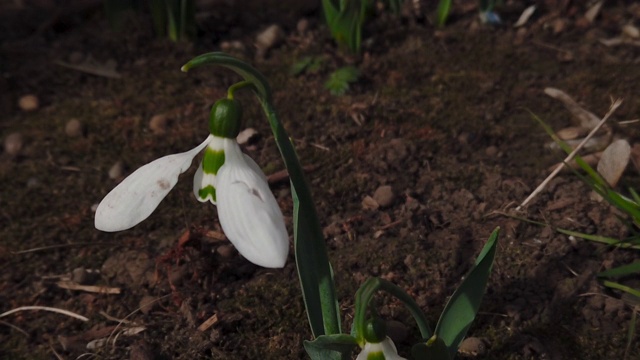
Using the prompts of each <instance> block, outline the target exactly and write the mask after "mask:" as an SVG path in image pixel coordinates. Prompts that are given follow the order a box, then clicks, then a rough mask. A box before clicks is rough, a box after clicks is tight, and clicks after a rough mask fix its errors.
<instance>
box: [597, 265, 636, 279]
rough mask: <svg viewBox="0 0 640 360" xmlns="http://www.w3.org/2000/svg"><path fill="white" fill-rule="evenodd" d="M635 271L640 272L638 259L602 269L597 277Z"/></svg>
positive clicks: (620, 274)
mask: <svg viewBox="0 0 640 360" xmlns="http://www.w3.org/2000/svg"><path fill="white" fill-rule="evenodd" d="M635 273H640V261H636V262H634V263H631V264H626V265H622V266H618V267H616V268H613V269H609V270H606V271H603V272H601V273H598V277H620V276H626V275H631V274H635Z"/></svg>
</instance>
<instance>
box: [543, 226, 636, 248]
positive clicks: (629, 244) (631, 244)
mask: <svg viewBox="0 0 640 360" xmlns="http://www.w3.org/2000/svg"><path fill="white" fill-rule="evenodd" d="M555 230H556V231H557V232H559V233H561V234H565V235H569V236H575V237H578V238H582V239H585V240H589V241H593V242H598V243H602V244H607V245H610V246H615V247H619V248H623V249H626V248H631V249H640V246H639V245H637V244H636V243H637V242H638V238H637V237H634V238H628V239H624V240H620V239H614V238H610V237H606V236H601V235H590V234H584V233H581V232H578V231H571V230H567V229H562V228H555Z"/></svg>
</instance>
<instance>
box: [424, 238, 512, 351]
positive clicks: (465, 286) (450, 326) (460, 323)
mask: <svg viewBox="0 0 640 360" xmlns="http://www.w3.org/2000/svg"><path fill="white" fill-rule="evenodd" d="M499 231H500V228H496V229H495V230H494V231H493V233H492V234H491V236H490V237H489V240H488V241H487V243H486V244H485V246H484V248H483V249H482V251H480V256H478V258H477V259H476V263H475V266H474V267H473V268H472V269H471V270H470V271H469V274H468V275H467V276H466V278H465V279H464V280H463V281H462V284H460V286H459V287H458V289H456V291H455V292H454V293H453V295H452V296H451V298H450V299H449V301H448V302H447V305H446V306H445V308H444V311H443V312H442V315H441V316H440V320H438V325H437V326H436V331H435V335H436V336H438V337H439V338H441V339H442V341H444V343H445V344H446V346H447V348H448V349H449V354H450V356H451V357H453V356H455V354H456V352H457V351H458V346H459V345H460V342H461V341H462V339H464V337H465V335H466V334H467V330H469V327H470V326H471V322H473V319H475V317H476V314H477V313H478V309H479V307H480V302H481V301H482V297H483V295H484V292H485V289H486V287H487V281H488V280H489V275H490V274H491V268H492V266H493V259H494V258H495V254H496V246H497V244H498V241H497V240H498V233H499Z"/></svg>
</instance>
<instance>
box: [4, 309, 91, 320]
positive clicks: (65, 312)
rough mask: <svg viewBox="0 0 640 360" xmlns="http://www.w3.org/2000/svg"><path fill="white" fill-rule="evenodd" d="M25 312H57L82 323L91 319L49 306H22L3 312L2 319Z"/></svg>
mask: <svg viewBox="0 0 640 360" xmlns="http://www.w3.org/2000/svg"><path fill="white" fill-rule="evenodd" d="M24 310H44V311H51V312H55V313H58V314H63V315H67V316H69V317H72V318H76V319H78V320H82V321H89V318H86V317H84V316H82V315H78V314H76V313H74V312H71V311H68V310H64V309H58V308H52V307H48V306H21V307H19V308H15V309H13V310H9V311H7V312H3V313H2V314H0V318H2V317H5V316H7V315H11V314H13V313H17V312H19V311H24Z"/></svg>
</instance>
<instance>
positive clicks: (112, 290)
mask: <svg viewBox="0 0 640 360" xmlns="http://www.w3.org/2000/svg"><path fill="white" fill-rule="evenodd" d="M56 285H58V287H59V288H62V289H67V290H79V291H86V292H91V293H99V294H120V292H121V290H120V288H117V287H106V286H95V285H80V284H78V283H75V282H73V281H58V282H57V283H56Z"/></svg>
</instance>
